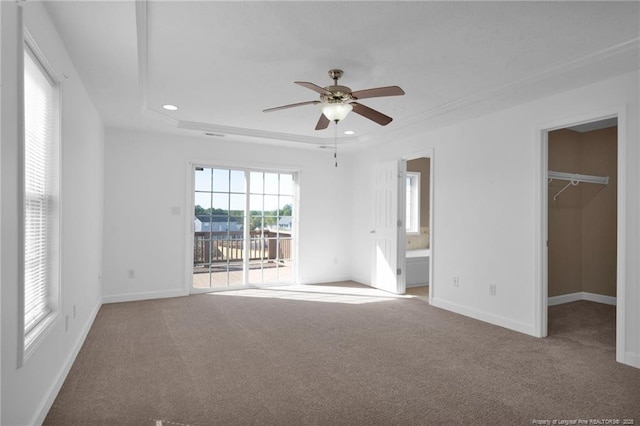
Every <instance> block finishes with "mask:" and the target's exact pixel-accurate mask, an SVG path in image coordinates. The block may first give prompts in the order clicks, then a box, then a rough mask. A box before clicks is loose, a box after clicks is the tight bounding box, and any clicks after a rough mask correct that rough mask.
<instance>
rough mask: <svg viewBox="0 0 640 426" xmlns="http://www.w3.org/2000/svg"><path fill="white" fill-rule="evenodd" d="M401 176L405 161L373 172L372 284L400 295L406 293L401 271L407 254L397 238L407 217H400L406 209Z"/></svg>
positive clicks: (375, 168) (386, 165)
mask: <svg viewBox="0 0 640 426" xmlns="http://www.w3.org/2000/svg"><path fill="white" fill-rule="evenodd" d="M402 174H403V173H402V161H388V162H384V163H379V164H377V165H375V166H374V170H373V197H374V209H373V216H374V221H373V223H374V227H373V230H372V231H371V232H372V236H373V259H372V270H371V283H372V285H373V287H375V288H379V289H380V290H385V291H389V292H392V293H397V294H403V293H404V291H405V282H404V271H402V270H401V268H400V265H402V264H403V262H402V261H401V260H402V259H401V257H404V251H403V250H401V249H399V238H398V233H399V230H400V228H402V227H403V226H404V225H403V221H402V220H401V219H400V218H402V217H404V216H403V215H402V214H401V213H403V209H404V207H403V206H404V203H403V200H404V192H403V191H402V190H401V188H400V185H401V183H402V182H403V179H401V178H402Z"/></svg>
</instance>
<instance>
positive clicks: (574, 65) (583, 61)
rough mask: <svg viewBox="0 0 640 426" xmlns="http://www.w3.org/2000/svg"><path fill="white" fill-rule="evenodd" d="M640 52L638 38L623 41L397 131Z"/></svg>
mask: <svg viewBox="0 0 640 426" xmlns="http://www.w3.org/2000/svg"><path fill="white" fill-rule="evenodd" d="M638 49H640V37H634V38H632V39H630V40H626V41H623V42H621V43H618V44H615V45H613V46H609V47H606V48H604V49H601V50H598V51H596V52H592V53H589V54H587V55H583V56H581V57H578V58H574V59H569V60H567V61H564V62H560V63H557V64H555V65H551V66H549V67H546V68H544V69H542V70H540V71H539V72H536V73H534V74H531V75H528V76H526V77H524V78H521V79H519V80H516V81H513V82H510V83H507V84H504V85H501V86H498V87H494V88H490V89H487V90H483V91H480V92H476V93H473V94H471V95H469V96H464V97H461V98H458V99H455V100H453V101H451V102H447V103H444V104H442V105H439V106H437V107H436V108H432V109H430V110H427V111H424V112H422V113H418V114H414V115H413V116H411V117H409V118H407V119H405V120H402V122H400V123H399V126H396V130H399V129H401V128H403V127H408V126H411V125H413V124H416V123H418V122H425V121H429V120H432V119H435V118H438V117H441V116H443V115H446V114H449V113H452V112H454V111H458V110H461V109H464V108H466V107H469V106H472V105H475V104H478V103H480V102H484V101H488V100H491V99H496V98H499V97H500V96H503V95H505V94H507V93H509V92H511V91H514V90H518V89H522V88H526V87H530V86H532V85H533V84H535V83H538V82H541V81H543V80H547V79H550V78H553V77H558V76H560V75H562V74H566V73H568V72H569V71H572V70H575V69H578V68H581V67H585V66H587V65H589V64H594V63H597V62H601V61H604V60H605V59H608V58H610V57H612V56H616V55H622V54H625V53H627V52H629V51H633V50H638Z"/></svg>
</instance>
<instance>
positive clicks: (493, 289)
mask: <svg viewBox="0 0 640 426" xmlns="http://www.w3.org/2000/svg"><path fill="white" fill-rule="evenodd" d="M495 295H496V285H495V284H489V296H495Z"/></svg>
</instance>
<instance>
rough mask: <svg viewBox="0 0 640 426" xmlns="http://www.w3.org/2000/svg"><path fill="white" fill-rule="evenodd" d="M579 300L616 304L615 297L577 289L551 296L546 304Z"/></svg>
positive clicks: (551, 304) (552, 304) (554, 304)
mask: <svg viewBox="0 0 640 426" xmlns="http://www.w3.org/2000/svg"><path fill="white" fill-rule="evenodd" d="M579 300H588V301H589V302H596V303H603V304H605V305H613V306H616V298H615V297H612V296H605V295H603V294H596V293H589V292H586V291H579V292H577V293H569V294H561V295H560V296H552V297H549V298H548V299H547V305H548V306H556V305H562V304H565V303H571V302H577V301H579Z"/></svg>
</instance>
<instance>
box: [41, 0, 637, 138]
mask: <svg viewBox="0 0 640 426" xmlns="http://www.w3.org/2000/svg"><path fill="white" fill-rule="evenodd" d="M45 4H46V7H47V10H48V12H49V14H50V15H51V17H52V19H53V21H54V23H55V25H56V27H57V28H58V31H59V32H60V35H61V37H62V38H63V40H64V42H65V44H66V46H67V49H68V51H69V54H70V56H71V59H72V61H73V62H74V64H75V66H76V69H77V70H78V72H79V74H80V76H81V78H82V79H83V81H84V83H85V86H86V88H87V91H88V92H89V94H90V95H91V97H92V99H93V100H94V102H95V104H96V107H97V109H98V110H99V112H100V114H101V115H102V117H103V119H104V122H105V124H106V125H108V126H114V127H127V128H139V129H155V130H159V131H174V132H175V131H180V132H188V133H196V134H203V132H205V131H206V132H209V133H215V134H222V135H225V137H228V138H237V137H242V138H244V139H247V138H257V139H256V140H257V141H262V142H266V143H278V142H279V141H287V142H288V143H291V142H295V143H300V144H303V145H304V144H324V143H326V142H327V141H331V140H333V136H334V129H333V128H332V127H329V128H328V129H326V130H323V131H315V130H314V127H315V124H316V121H317V120H318V118H319V116H320V112H319V109H318V107H317V106H314V105H308V106H303V107H299V108H292V109H286V110H281V111H277V112H271V113H263V112H262V110H263V109H265V108H269V107H275V106H279V105H284V104H289V103H295V102H302V101H309V100H316V99H318V94H316V93H315V92H313V91H311V90H308V89H306V88H303V87H301V86H298V85H295V84H293V82H294V81H300V80H301V81H309V82H313V83H315V84H317V85H319V86H328V85H330V84H332V81H331V80H330V79H329V77H328V75H327V71H328V70H329V69H331V68H340V69H343V70H344V71H345V74H344V77H343V78H342V79H341V80H340V84H343V85H346V86H349V87H351V89H353V90H360V89H366V88H371V87H380V86H388V85H398V86H400V87H402V88H403V89H404V91H405V92H406V95H405V96H398V97H386V98H376V99H366V100H363V101H362V103H363V104H365V105H367V106H369V107H372V108H375V109H378V110H379V111H381V112H383V113H385V114H387V115H390V116H392V117H393V118H394V121H393V122H392V123H391V124H389V125H388V126H386V127H381V126H379V125H377V124H375V123H373V122H371V121H369V120H367V119H365V118H364V117H361V116H359V115H357V114H354V113H351V114H350V115H349V116H348V117H347V118H346V119H345V120H344V121H343V122H341V123H340V127H339V129H340V132H342V131H343V130H353V131H355V132H356V134H355V136H352V137H344V136H343V137H342V143H345V144H346V143H348V142H353V141H357V140H359V141H366V140H371V139H374V138H376V137H377V136H378V135H379V134H382V133H385V132H393V131H395V130H398V129H402V128H406V127H410V126H412V125H414V124H416V123H418V122H424V121H426V122H428V123H431V124H433V125H434V126H437V125H441V124H443V123H446V122H447V120H449V121H450V120H457V119H463V118H467V117H470V116H473V115H477V114H479V113H482V112H487V111H489V110H492V109H496V108H504V107H508V106H511V105H513V104H515V103H519V102H523V101H526V100H529V99H533V98H536V97H541V96H545V95H549V94H552V93H554V92H557V91H559V90H568V89H570V88H573V87H577V86H580V85H584V84H588V83H591V82H594V81H597V80H600V79H602V78H605V77H608V76H613V75H617V74H621V73H624V72H628V71H632V70H635V69H638V68H639V61H638V57H639V45H640V44H639V35H640V9H639V6H640V3H638V2H635V1H634V2H614V1H605V2H576V1H566V2H408V1H402V2H380V1H369V2H365V1H341V2H328V1H318V2H275V1H263V2H241V1H233V2H221V1H196V2H186V1H146V2H145V1H139V2H132V1H112V2H100V1H83V2H74V1H60V2H56V1H47V2H46V3H45ZM166 103H171V104H175V105H178V106H179V107H180V109H179V110H178V111H175V112H168V111H165V110H163V109H162V108H161V105H163V104H166ZM332 126H333V125H332ZM184 129H191V130H184Z"/></svg>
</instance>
